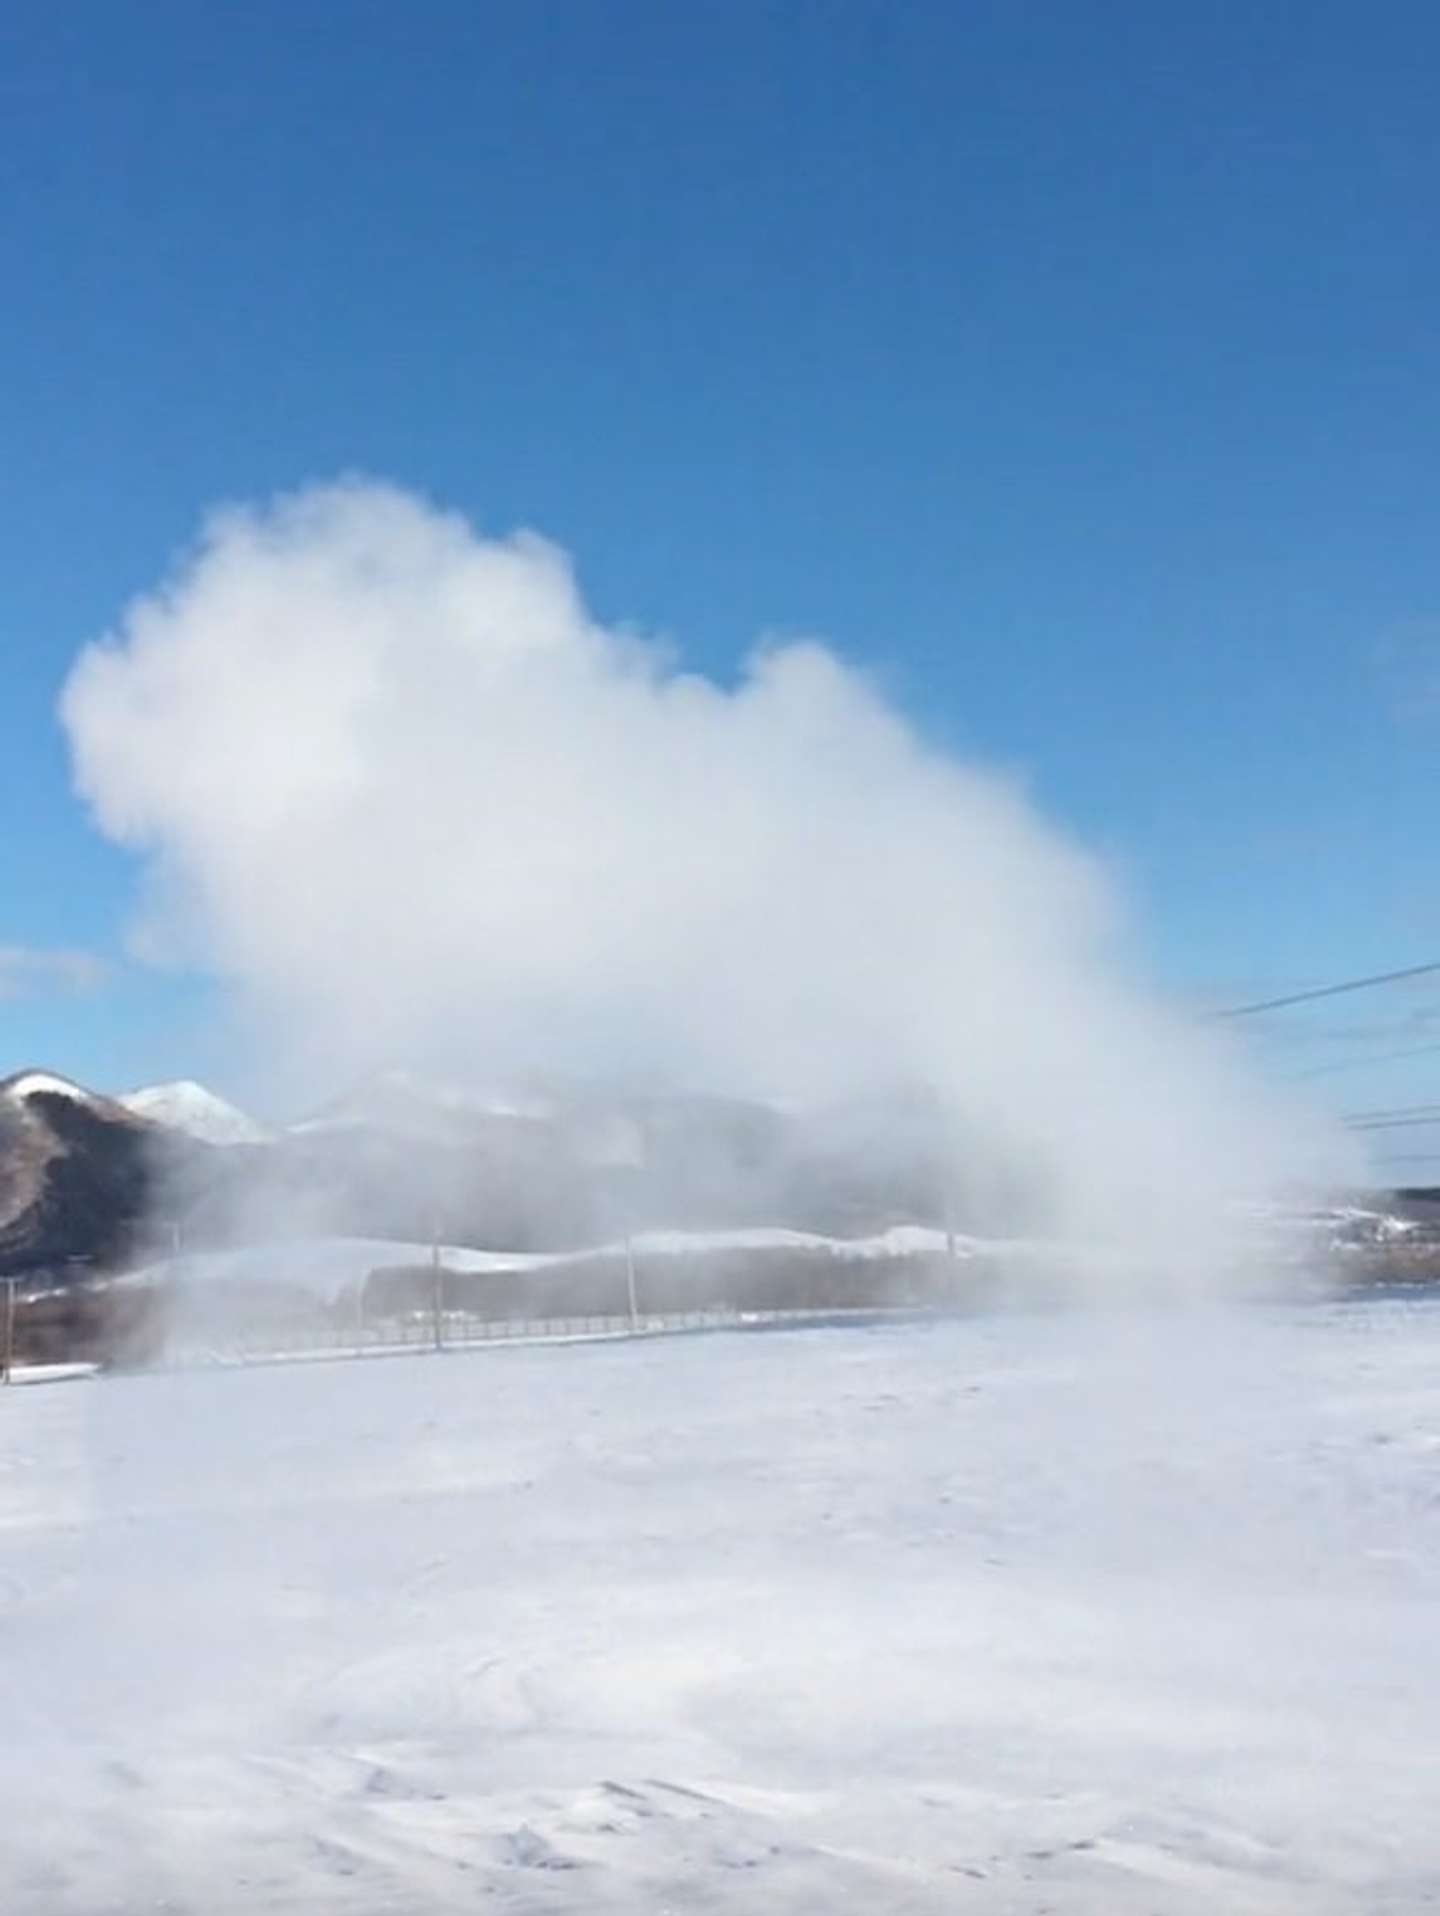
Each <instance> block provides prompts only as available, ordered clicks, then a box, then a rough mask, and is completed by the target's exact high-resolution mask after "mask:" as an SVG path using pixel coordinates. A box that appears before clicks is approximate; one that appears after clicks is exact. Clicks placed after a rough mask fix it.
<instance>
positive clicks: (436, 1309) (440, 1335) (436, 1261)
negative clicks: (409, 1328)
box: [430, 1216, 445, 1351]
mask: <svg viewBox="0 0 1440 1916" xmlns="http://www.w3.org/2000/svg"><path fill="white" fill-rule="evenodd" d="M444 1289H445V1271H444V1267H443V1265H442V1264H441V1262H440V1219H439V1217H438V1216H437V1217H436V1218H435V1220H434V1223H433V1224H432V1226H431V1230H430V1328H431V1330H432V1332H433V1333H434V1338H435V1348H436V1350H437V1351H440V1350H444V1348H445V1299H444Z"/></svg>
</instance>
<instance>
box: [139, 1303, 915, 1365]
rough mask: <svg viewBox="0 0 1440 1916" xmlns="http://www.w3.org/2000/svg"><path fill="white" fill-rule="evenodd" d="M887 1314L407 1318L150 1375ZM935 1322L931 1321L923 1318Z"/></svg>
mask: <svg viewBox="0 0 1440 1916" xmlns="http://www.w3.org/2000/svg"><path fill="white" fill-rule="evenodd" d="M916 1314H917V1313H916V1312H915V1311H913V1310H897V1309H895V1308H894V1307H890V1306H873V1307H869V1306H864V1307H851V1308H846V1309H839V1310H837V1309H813V1308H798V1309H793V1310H754V1311H742V1310H734V1309H729V1308H725V1307H717V1308H714V1309H708V1310H695V1311H664V1312H640V1313H637V1314H636V1315H635V1316H634V1317H633V1318H632V1317H631V1316H630V1314H629V1313H628V1312H627V1313H625V1314H622V1315H606V1316H575V1317H543V1318H524V1317H505V1318H481V1317H475V1316H471V1315H468V1314H463V1313H460V1312H446V1313H445V1315H444V1317H443V1319H441V1320H440V1321H439V1322H438V1324H437V1321H436V1319H435V1318H434V1317H433V1316H432V1315H431V1314H429V1313H423V1314H421V1313H416V1314H415V1315H414V1316H413V1317H411V1318H400V1319H389V1320H383V1321H378V1322H369V1323H356V1324H351V1325H345V1324H334V1325H329V1324H318V1325H317V1324H313V1323H311V1324H295V1325H285V1326H279V1327H273V1326H272V1327H270V1328H268V1329H266V1330H249V1331H232V1332H227V1333H225V1334H223V1335H217V1336H213V1337H212V1336H202V1335H198V1334H181V1335H179V1336H177V1337H176V1338H174V1339H172V1341H171V1342H170V1343H169V1344H168V1345H167V1346H166V1349H165V1350H164V1352H163V1353H162V1355H161V1356H160V1358H159V1359H158V1360H157V1364H156V1366H155V1367H157V1368H161V1369H173V1370H190V1369H196V1368H201V1367H205V1366H208V1365H222V1366H223V1365H230V1364H283V1363H300V1362H305V1361H312V1362H320V1361H324V1360H327V1359H339V1358H362V1357H399V1356H406V1355H413V1354H415V1353H417V1352H421V1351H430V1352H444V1351H460V1350H475V1349H479V1348H483V1347H485V1346H496V1345H517V1344H562V1343H580V1342H584V1343H590V1342H598V1341H601V1340H610V1339H620V1338H635V1337H654V1336H663V1335H669V1334H674V1333H678V1332H687V1331H715V1330H746V1329H762V1328H765V1327H775V1326H782V1325H785V1324H812V1325H819V1324H827V1323H851V1322H864V1321H875V1320H884V1319H894V1318H899V1317H906V1316H913V1315H916ZM927 1314H930V1315H933V1314H934V1313H927Z"/></svg>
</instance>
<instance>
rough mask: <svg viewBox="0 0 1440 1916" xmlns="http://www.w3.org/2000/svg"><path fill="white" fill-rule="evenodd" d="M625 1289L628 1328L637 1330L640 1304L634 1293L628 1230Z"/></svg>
mask: <svg viewBox="0 0 1440 1916" xmlns="http://www.w3.org/2000/svg"><path fill="white" fill-rule="evenodd" d="M625 1290H626V1293H627V1295H628V1297H629V1300H630V1328H631V1330H632V1331H638V1330H639V1328H640V1306H639V1303H638V1302H637V1300H636V1295H635V1246H634V1244H633V1243H632V1241H631V1238H630V1233H629V1232H628V1231H627V1232H626V1233H625Z"/></svg>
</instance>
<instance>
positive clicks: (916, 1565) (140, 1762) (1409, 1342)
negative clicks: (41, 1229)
mask: <svg viewBox="0 0 1440 1916" xmlns="http://www.w3.org/2000/svg"><path fill="white" fill-rule="evenodd" d="M177 1432H183V1433H184V1441H183V1443H177V1442H176V1433H177ZM1437 1464H1440V1312H1435V1311H1429V1310H1424V1309H1415V1310H1411V1311H1408V1312H1407V1311H1404V1310H1402V1309H1399V1308H1395V1307H1388V1308H1386V1309H1383V1310H1382V1309H1379V1308H1371V1309H1368V1310H1363V1311H1362V1310H1359V1309H1356V1308H1354V1307H1351V1308H1346V1309H1339V1308H1335V1309H1331V1310H1328V1311H1325V1312H1313V1313H1310V1314H1308V1315H1302V1314H1299V1313H1292V1314H1282V1313H1279V1312H1274V1311H1271V1312H1265V1313H1256V1314H1254V1315H1253V1316H1252V1317H1250V1318H1248V1319H1243V1320H1242V1319H1239V1318H1237V1319H1234V1320H1231V1321H1229V1322H1220V1321H1218V1320H1217V1321H1214V1322H1212V1321H1209V1320H1207V1319H1205V1318H1204V1317H1199V1316H1194V1317H1191V1316H1187V1317H1185V1318H1184V1320H1183V1321H1181V1322H1179V1323H1177V1324H1174V1325H1172V1326H1170V1327H1169V1328H1165V1327H1160V1326H1156V1325H1150V1326H1148V1327H1147V1326H1144V1325H1138V1326H1137V1325H1136V1324H1134V1323H1133V1322H1131V1323H1123V1322H1121V1321H1119V1320H1112V1321H1109V1322H1102V1323H1085V1322H1082V1321H1081V1320H1079V1319H1076V1318H1070V1319H1067V1320H1065V1321H1060V1320H1052V1321H1040V1320H1035V1319H1031V1320H1021V1319H1010V1320H1008V1321H991V1322H989V1323H979V1322H975V1323H968V1324H963V1325H954V1324H952V1325H946V1326H942V1327H935V1328H931V1329H926V1330H923V1331H921V1330H915V1329H908V1330H895V1329H887V1330H884V1331H870V1332H864V1333H861V1332H838V1331H831V1332H810V1333H804V1334H798V1335H797V1334H787V1335H776V1336H766V1337H757V1336H750V1337H742V1336H733V1337H714V1338H709V1339H704V1340H698V1341H694V1342H671V1343H639V1344H630V1345H608V1346H596V1347H591V1348H588V1349H584V1348H571V1349H548V1350H540V1349H532V1350H523V1351H506V1352H499V1353H490V1354H485V1355H481V1356H470V1357H463V1356H447V1357H434V1358H428V1359H427V1358H401V1359H396V1360H394V1361H392V1362H387V1363H384V1364H378V1365H352V1366H345V1365H336V1366H327V1367H323V1368H320V1369H307V1370H304V1371H299V1372H297V1371H293V1370H288V1371H287V1370H262V1371H244V1372H232V1373H226V1374H224V1375H220V1376H215V1375H213V1374H211V1375H205V1376H175V1377H168V1378H133V1379H119V1378H111V1379H105V1380H102V1381H100V1382H98V1383H96V1384H94V1385H91V1386H87V1387H84V1388H74V1389H69V1390H29V1391H23V1392H14V1393H10V1394H8V1395H7V1394H5V1393H0V1591H3V1592H4V1594H5V1599H6V1610H7V1619H6V1735H5V1738H4V1740H3V1743H0V1791H3V1798H4V1801H5V1803H6V1806H7V1815H6V1834H5V1840H4V1842H3V1844H0V1907H3V1908H4V1909H5V1911H6V1916H101V1913H102V1912H117V1911H131V1910H141V1909H167V1908H168V1909H173V1910H196V1911H198V1910H204V1911H205V1912H207V1916H241V1912H245V1916H280V1913H281V1912H285V1913H286V1916H312V1913H313V1916H321V1912H326V1916H330V1913H331V1912H333V1913H334V1916H382V1912H399V1911H402V1910H404V1911H415V1912H432V1911H433V1912H443V1913H445V1916H448V1913H449V1912H452V1911H454V1912H458V1911H462V1910H471V1909H479V1908H487V1909H495V1910H502V1911H511V1912H527V1913H531V1916H541V1913H542V1912H553V1913H555V1916H559V1912H573V1911H580V1910H584V1911H587V1912H601V1913H602V1916H618V1913H619V1912H634V1913H636V1916H641V1913H645V1916H648V1913H649V1912H658V1911H661V1910H672V1911H675V1912H677V1916H678V1913H679V1912H683V1911H690V1910H696V1911H699V1910H705V1911H707V1912H710V1913H711V1916H741V1912H745V1916H753V1912H758V1911H763V1912H765V1916H815V1913H816V1912H824V1916H942V1913H943V1916H953V1913H954V1912H980V1913H981V1916H1021V1913H1022V1912H1024V1913H1026V1916H1034V1912H1036V1911H1040V1910H1046V1911H1051V1912H1055V1916H1097V1912H1104V1916H1157V1913H1158V1916H1219V1912H1224V1913H1225V1916H1342V1913H1343V1916H1355V1912H1358V1911H1365V1912H1373V1913H1375V1916H1379V1913H1381V1912H1385V1913H1386V1916H1401V1913H1402V1912H1407V1913H1408V1912H1412V1911H1419V1910H1421V1909H1423V1908H1428V1907H1430V1906H1431V1904H1432V1903H1433V1901H1434V1897H1435V1894H1436V1891H1437V1887H1440V1822H1437V1819H1436V1818H1435V1816H1434V1803H1433V1795H1434V1788H1433V1755H1434V1724H1435V1722H1436V1720H1437V1715H1440V1637H1437V1634H1436V1631H1435V1628H1434V1618H1435V1615H1436V1603H1437V1600H1440V1505H1437V1503H1436V1500H1435V1496H1434V1484H1435V1471H1436V1468H1437Z"/></svg>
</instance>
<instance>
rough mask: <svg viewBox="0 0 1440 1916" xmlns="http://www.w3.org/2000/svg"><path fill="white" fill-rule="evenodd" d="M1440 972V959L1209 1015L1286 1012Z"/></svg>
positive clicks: (1248, 1016) (1263, 1000) (1250, 1016)
mask: <svg viewBox="0 0 1440 1916" xmlns="http://www.w3.org/2000/svg"><path fill="white" fill-rule="evenodd" d="M1437 971H1440V958H1433V959H1431V960H1430V962H1429V963H1428V964H1423V965H1406V966H1405V968H1404V969H1403V970H1402V971H1377V972H1374V973H1372V974H1371V976H1370V977H1368V978H1347V979H1346V980H1345V982H1344V983H1343V984H1339V985H1318V986H1317V987H1316V988H1315V989H1314V990H1312V991H1292V992H1291V993H1290V994H1289V996H1288V997H1285V998H1262V999H1260V1000H1259V1002H1258V1003H1256V1004H1253V1005H1229V1006H1227V1007H1226V1008H1225V1010H1223V1011H1212V1012H1209V1013H1208V1014H1207V1016H1208V1017H1210V1018H1212V1019H1219V1018H1253V1017H1255V1016H1256V1015H1257V1014H1258V1013H1259V1012H1262V1011H1283V1010H1285V1008H1286V1006H1287V1005H1308V1004H1310V1003H1312V1002H1313V1001H1314V1000H1315V999H1316V998H1338V997H1339V996H1340V994H1341V993H1342V992H1345V991H1368V990H1369V989H1370V987H1371V986H1372V985H1394V984H1398V983H1399V982H1400V981H1401V979H1403V978H1423V977H1425V976H1427V974H1430V973H1432V972H1437Z"/></svg>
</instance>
